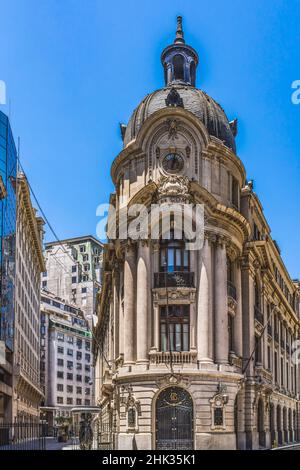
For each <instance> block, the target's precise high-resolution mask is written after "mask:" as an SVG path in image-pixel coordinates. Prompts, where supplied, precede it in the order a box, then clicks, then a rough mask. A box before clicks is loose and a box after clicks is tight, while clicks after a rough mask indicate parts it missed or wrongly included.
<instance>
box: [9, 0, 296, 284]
mask: <svg viewBox="0 0 300 470" xmlns="http://www.w3.org/2000/svg"><path fill="white" fill-rule="evenodd" d="M177 14H181V15H183V17H184V30H185V38H186V41H187V43H188V44H190V45H192V46H193V47H194V48H195V49H196V50H197V51H198V53H199V57H200V64H199V67H198V72H197V86H198V87H199V88H202V89H204V90H205V91H206V92H207V93H208V94H209V95H211V96H212V97H213V98H215V99H216V101H218V102H219V103H220V104H221V105H222V106H223V108H224V109H225V111H226V113H227V115H228V117H229V118H230V119H233V118H235V117H237V118H238V120H239V134H238V137H237V146H238V154H239V156H240V158H241V159H242V160H243V162H244V164H245V166H246V169H247V174H248V178H249V179H254V184H255V191H256V192H257V193H258V195H259V197H260V199H261V201H262V204H263V207H264V210H265V214H266V217H267V219H268V221H269V224H270V226H271V228H272V235H273V237H274V238H275V239H276V240H277V241H278V243H279V245H280V247H281V249H282V256H283V259H284V261H285V262H286V265H287V267H288V269H289V271H290V273H291V275H292V277H298V276H300V250H299V229H300V221H299V180H300V132H299V124H300V105H298V106H296V105H293V104H292V103H291V93H292V90H291V83H292V82H293V81H294V80H297V79H300V60H299V57H300V55H299V47H300V46H299V37H300V22H299V18H300V2H299V0H289V1H288V2H287V1H286V0H276V2H274V0H264V1H261V0H251V1H250V0H228V1H223V0H209V1H207V0H202V1H200V0H185V1H179V0H164V1H163V2H162V1H161V0H151V1H148V0H147V1H145V0H144V1H140V0H126V1H120V0H115V1H112V2H104V1H100V0H85V1H84V2H83V1H79V0H26V1H24V0H7V1H4V0H0V18H1V28H0V36H1V41H0V43H1V47H0V80H4V81H5V82H6V86H7V94H8V98H9V101H10V106H9V105H6V106H1V108H0V109H1V110H3V111H4V112H6V113H8V112H10V116H11V122H12V127H13V131H14V135H15V138H17V136H20V137H21V159H22V162H23V165H24V167H25V170H26V172H27V174H28V176H29V179H30V181H31V184H32V186H33V188H34V190H35V192H36V194H37V195H38V198H39V200H40V202H41V205H42V207H43V208H44V211H45V212H46V214H47V216H48V218H49V220H50V222H51V223H52V225H53V226H54V228H55V230H56V232H57V233H58V235H59V237H61V238H65V237H72V236H78V235H83V234H92V235H95V230H96V224H97V221H98V220H97V217H96V207H97V205H98V204H99V203H101V202H107V201H108V196H109V193H110V191H112V190H113V187H112V183H111V181H110V165H111V162H112V160H113V158H114V157H115V156H116V155H117V154H118V152H119V151H120V150H121V147H122V142H121V138H120V133H119V122H125V123H126V122H127V121H128V119H129V117H130V114H131V112H132V111H133V109H134V108H135V107H136V105H137V104H138V103H139V101H141V99H142V98H143V97H144V96H145V95H146V94H147V93H149V92H151V91H153V90H154V89H156V88H160V87H161V86H163V73H162V68H161V65H160V53H161V51H162V49H163V48H164V47H165V46H166V45H168V44H169V43H170V42H172V41H173V39H174V32H175V24H176V15H177ZM51 238H52V236H51V234H50V233H49V232H48V233H47V239H48V240H49V239H51Z"/></svg>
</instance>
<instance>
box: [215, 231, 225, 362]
mask: <svg viewBox="0 0 300 470" xmlns="http://www.w3.org/2000/svg"><path fill="white" fill-rule="evenodd" d="M215 345H216V346H215V352H216V362H217V363H219V364H227V363H228V304H227V257H226V246H225V243H224V242H223V240H222V239H220V238H219V239H218V243H217V245H216V251H215Z"/></svg>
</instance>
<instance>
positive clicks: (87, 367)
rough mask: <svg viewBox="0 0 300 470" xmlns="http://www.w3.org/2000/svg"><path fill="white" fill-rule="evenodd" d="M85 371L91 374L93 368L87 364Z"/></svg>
mask: <svg viewBox="0 0 300 470" xmlns="http://www.w3.org/2000/svg"><path fill="white" fill-rule="evenodd" d="M84 370H85V371H86V372H90V370H91V366H89V365H88V364H86V365H85V366H84Z"/></svg>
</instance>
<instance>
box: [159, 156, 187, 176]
mask: <svg viewBox="0 0 300 470" xmlns="http://www.w3.org/2000/svg"><path fill="white" fill-rule="evenodd" d="M162 166H163V169H164V170H165V171H167V172H168V173H176V172H178V171H181V170H182V169H183V166H184V160H183V158H182V156H181V155H179V154H178V153H168V155H166V156H165V157H164V159H163V161H162Z"/></svg>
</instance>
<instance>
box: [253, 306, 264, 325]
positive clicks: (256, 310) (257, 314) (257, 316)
mask: <svg viewBox="0 0 300 470" xmlns="http://www.w3.org/2000/svg"><path fill="white" fill-rule="evenodd" d="M254 318H255V319H256V320H257V321H258V322H259V323H261V324H262V325H263V324H264V316H263V314H262V313H261V311H260V310H259V308H258V307H256V306H254Z"/></svg>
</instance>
